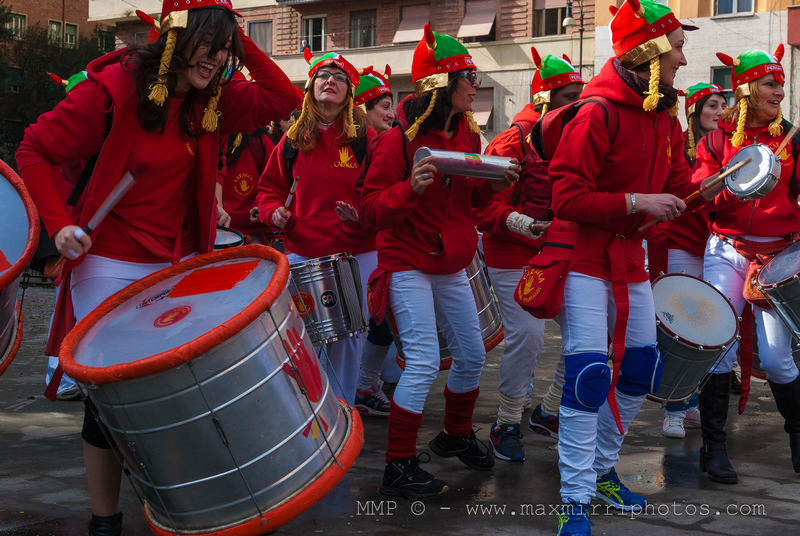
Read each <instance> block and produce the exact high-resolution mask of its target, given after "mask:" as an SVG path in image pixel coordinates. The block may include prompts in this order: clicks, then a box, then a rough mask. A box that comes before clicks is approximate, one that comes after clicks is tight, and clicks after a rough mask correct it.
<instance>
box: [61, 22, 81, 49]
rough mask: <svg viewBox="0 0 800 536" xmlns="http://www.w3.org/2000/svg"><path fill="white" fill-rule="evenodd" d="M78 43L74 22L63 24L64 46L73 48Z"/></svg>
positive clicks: (76, 28)
mask: <svg viewBox="0 0 800 536" xmlns="http://www.w3.org/2000/svg"><path fill="white" fill-rule="evenodd" d="M77 44H78V27H77V26H76V25H75V24H65V25H64V46H65V47H68V48H75V46H76V45H77Z"/></svg>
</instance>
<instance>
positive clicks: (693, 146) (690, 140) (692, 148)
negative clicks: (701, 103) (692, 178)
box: [686, 114, 697, 160]
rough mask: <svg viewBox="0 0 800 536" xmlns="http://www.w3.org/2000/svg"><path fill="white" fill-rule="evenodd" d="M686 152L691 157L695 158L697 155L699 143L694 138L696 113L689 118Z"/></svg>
mask: <svg viewBox="0 0 800 536" xmlns="http://www.w3.org/2000/svg"><path fill="white" fill-rule="evenodd" d="M686 143H687V145H688V147H687V148H686V154H687V155H688V156H689V158H690V159H692V160H694V157H695V156H696V155H697V143H696V142H695V140H694V114H692V116H691V117H690V118H689V128H688V129H687V130H686Z"/></svg>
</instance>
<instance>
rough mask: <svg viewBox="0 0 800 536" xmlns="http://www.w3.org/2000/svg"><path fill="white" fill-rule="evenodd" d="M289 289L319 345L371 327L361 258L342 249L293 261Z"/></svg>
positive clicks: (310, 332) (314, 340) (315, 341)
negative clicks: (368, 321)
mask: <svg viewBox="0 0 800 536" xmlns="http://www.w3.org/2000/svg"><path fill="white" fill-rule="evenodd" d="M289 290H290V292H291V294H292V299H293V300H294V303H295V306H296V307H297V310H298V313H299V314H300V316H301V317H302V318H303V320H304V321H305V323H306V329H307V330H308V334H309V336H310V337H311V341H312V342H313V343H314V344H315V345H322V344H327V343H329V342H334V341H337V340H339V339H341V338H344V337H349V336H352V335H354V334H356V333H359V332H362V331H365V330H366V329H367V320H366V318H365V316H364V308H363V302H364V299H363V295H364V294H363V290H362V288H361V275H360V271H359V267H358V260H357V259H356V258H355V257H353V256H352V255H348V254H344V253H342V254H337V255H330V256H328V257H319V258H316V259H311V260H308V261H304V262H300V263H296V264H293V265H292V267H291V277H290V279H289ZM304 298H305V299H304ZM309 305H310V307H309Z"/></svg>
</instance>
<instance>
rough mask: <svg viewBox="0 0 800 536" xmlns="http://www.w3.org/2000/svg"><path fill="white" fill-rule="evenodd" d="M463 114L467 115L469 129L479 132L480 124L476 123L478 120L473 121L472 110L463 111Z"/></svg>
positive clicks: (480, 131)
mask: <svg viewBox="0 0 800 536" xmlns="http://www.w3.org/2000/svg"><path fill="white" fill-rule="evenodd" d="M464 115H465V116H467V124H468V125H469V129H470V130H471V131H472V132H474V133H475V134H481V133H482V132H483V131H482V130H481V127H480V125H478V122H477V121H475V117H474V116H473V115H472V112H470V111H466V112H464Z"/></svg>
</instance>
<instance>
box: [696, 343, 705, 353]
mask: <svg viewBox="0 0 800 536" xmlns="http://www.w3.org/2000/svg"><path fill="white" fill-rule="evenodd" d="M697 349H698V350H700V351H701V352H702V351H703V350H704V348H703V345H702V344H701V345H700V346H698V347H697Z"/></svg>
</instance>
